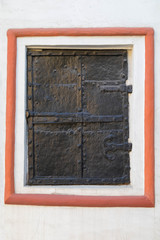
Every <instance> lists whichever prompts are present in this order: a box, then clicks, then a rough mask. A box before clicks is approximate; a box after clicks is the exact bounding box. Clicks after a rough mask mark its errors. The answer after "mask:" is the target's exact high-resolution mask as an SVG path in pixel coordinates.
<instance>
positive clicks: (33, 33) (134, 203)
mask: <svg viewBox="0 0 160 240" xmlns="http://www.w3.org/2000/svg"><path fill="white" fill-rule="evenodd" d="M7 35H8V56H7V58H8V62H7V107H6V149H5V161H6V164H5V203H6V204H23V205H44V206H83V207H154V31H153V29H152V28H84V29H83V28H82V29H80V28H73V29H63V28H61V29H10V30H8V33H7ZM37 36H44V37H47V36H145V112H144V114H145V117H144V119H145V120H144V121H145V130H144V131H145V133H144V135H145V152H144V155H145V159H144V161H145V171H144V177H145V178H144V179H145V183H144V184H145V191H144V192H145V193H144V195H142V196H78V195H52V194H17V193H15V187H14V146H15V106H16V54H17V37H37Z"/></svg>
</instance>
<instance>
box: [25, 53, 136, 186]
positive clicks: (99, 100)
mask: <svg viewBox="0 0 160 240" xmlns="http://www.w3.org/2000/svg"><path fill="white" fill-rule="evenodd" d="M27 59H28V82H27V83H28V91H27V96H28V101H27V111H26V118H27V122H28V184H35V185H37V184H41V185H44V184H53V185H56V184H57V185H62V184H64V185H66V184H128V183H129V182H130V163H129V162H130V160H129V151H131V144H130V143H128V138H129V122H128V111H129V103H128V94H129V93H131V92H132V86H126V80H127V71H128V66H127V51H126V50H114V51H113V50H47V49H28V51H27Z"/></svg>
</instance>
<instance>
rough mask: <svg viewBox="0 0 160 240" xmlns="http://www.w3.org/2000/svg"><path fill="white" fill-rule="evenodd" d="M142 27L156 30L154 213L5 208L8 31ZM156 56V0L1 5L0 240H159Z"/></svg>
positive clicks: (159, 10)
mask: <svg viewBox="0 0 160 240" xmlns="http://www.w3.org/2000/svg"><path fill="white" fill-rule="evenodd" d="M145 26H146V27H153V28H154V30H155V190H156V191H155V192H156V204H155V208H76V207H36V206H13V205H4V177H5V175H4V172H5V111H6V77H7V74H6V70H7V37H6V32H7V30H8V29H9V28H28V27H30V28H33V27H36V28H38V27H46V28H47V27H51V28H52V27H53V28H60V27H145ZM159 54H160V1H159V0H134V1H131V0H130V1H129V0H88V1H85V0H45V1H44V0H27V1H25V0H16V1H13V0H0V136H1V137H0V166H1V167H0V240H32V239H34V240H50V239H51V240H52V239H55V240H71V239H74V240H81V239H83V240H103V239H105V240H106V239H109V240H122V239H123V240H143V239H145V240H159V239H160V187H159V182H160V144H159V142H160V140H159V139H160V99H159V95H160V71H159V66H160V57H159ZM137 121H138V118H137Z"/></svg>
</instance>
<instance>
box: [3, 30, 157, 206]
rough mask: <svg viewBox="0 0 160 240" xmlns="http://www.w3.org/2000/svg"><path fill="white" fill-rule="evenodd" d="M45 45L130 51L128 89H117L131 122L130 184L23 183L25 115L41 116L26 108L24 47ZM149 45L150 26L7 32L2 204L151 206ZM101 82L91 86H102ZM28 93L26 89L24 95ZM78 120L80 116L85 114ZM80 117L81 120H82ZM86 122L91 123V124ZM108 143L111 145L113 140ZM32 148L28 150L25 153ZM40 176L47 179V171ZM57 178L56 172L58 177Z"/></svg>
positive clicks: (152, 182)
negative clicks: (125, 103) (36, 184)
mask: <svg viewBox="0 0 160 240" xmlns="http://www.w3.org/2000/svg"><path fill="white" fill-rule="evenodd" d="M44 46H48V47H46V48H48V49H51V48H54V49H66V50H67V49H69V48H70V49H72V50H73V49H76V51H77V50H78V49H80V50H82V49H83V50H84V49H85V50H86V49H90V50H93V51H95V49H96V50H99V51H102V50H105V51H106V52H107V51H111V49H112V50H113V49H114V51H117V52H118V51H121V52H127V53H128V56H127V58H126V59H127V61H128V63H127V64H126V66H127V68H126V70H125V71H126V73H127V69H128V77H127V78H126V79H125V80H126V81H125V84H124V86H123V87H124V88H122V89H126V91H115V92H116V93H120V94H122V95H123V93H125V94H127V98H128V100H129V109H128V107H127V108H126V109H127V112H129V121H128V122H126V124H128V126H129V139H128V138H127V142H126V145H125V146H126V147H127V149H128V150H127V152H129V151H130V150H131V144H130V142H131V143H132V145H133V146H132V151H131V152H130V170H127V171H128V174H129V175H128V176H129V178H128V179H129V183H128V184H127V182H125V183H124V184H122V183H120V184H121V185H119V184H118V185H117V184H111V185H110V186H108V184H105V185H100V184H97V185H95V184H94V185H91V184H89V185H87V184H86V185H83V186H82V185H75V184H74V185H70V184H69V185H64V186H63V185H61V186H60V185H59V184H58V185H57V186H56V185H55V184H53V185H50V186H49V185H46V183H45V185H44V184H42V185H41V186H35V183H34V186H33V185H27V174H28V166H27V163H28V150H27V148H28V147H27V146H28V143H27V141H26V140H27V139H28V136H27V133H28V131H29V130H28V124H27V121H26V114H27V118H28V122H29V121H31V118H34V121H35V117H37V118H38V119H39V120H40V118H41V117H40V116H35V112H32V111H30V109H27V107H26V99H27V93H26V89H27V87H26V85H27V76H26V75H27V74H26V72H27V58H26V56H27V54H26V51H27V49H28V52H29V51H30V50H33V49H34V50H40V49H41V50H43V49H44ZM93 46H94V47H93ZM153 50H154V46H153V29H150V28H102V29H101V28H100V29H11V30H9V31H8V62H7V107H6V159H5V161H6V172H5V203H6V204H27V205H52V206H92V207H94V206H96V207H109V206H112V207H117V206H118V207H120V206H121V207H122V206H127V207H153V206H154V141H153V139H154V131H153V129H154V104H153V103H154V91H153V79H154V78H153V69H154V67H153V60H154V55H153V53H154V51H153ZM46 51H47V50H46ZM38 52H39V51H37V54H38ZM41 52H44V50H43V51H41ZM88 57H89V56H88ZM66 65H67V64H66ZM42 67H43V66H42ZM28 70H29V69H28ZM65 70H66V68H65ZM126 75H127V74H126ZM80 78H81V77H80ZM82 81H83V80H82ZM95 85H96V84H95ZM122 85H123V84H122ZM128 85H133V92H132V94H129V93H130V92H131V91H132V87H131V86H128ZM111 86H112V87H114V86H113V85H111ZM127 86H128V87H127ZM99 87H101V90H102V94H104V93H107V94H108V91H110V90H111V88H110V87H109V85H107V86H106V85H105V87H103V88H102V86H101V84H100V85H99ZM99 87H97V88H95V90H98V89H100V88H99ZM108 87H109V88H108ZM30 89H33V86H30ZM120 89H121V88H120ZM122 89H121V90H122ZM112 90H113V89H112ZM114 90H115V88H114ZM113 93H114V91H112V92H110V94H113ZM30 96H31V95H30V93H29V94H28V97H30ZM102 96H104V95H102ZM26 109H27V110H28V112H26ZM98 110H99V109H98ZM53 112H54V111H53ZM53 112H52V113H53ZM82 112H84V108H82ZM82 112H78V113H79V114H81V113H82ZM62 113H64V112H62ZM29 114H30V116H29ZM33 114H34V116H33ZM97 115H98V114H97ZM82 116H83V115H82ZM116 116H117V115H116ZM52 118H53V116H52ZM38 119H37V120H38ZM47 119H48V117H47ZM39 120H38V121H39ZM82 120H83V121H84V116H83V117H82ZM82 120H81V121H82ZM47 121H48V120H47ZM83 121H82V122H81V124H82V123H83V124H84V122H83ZM62 123H63V122H62ZM47 124H48V123H47ZM56 124H58V122H57V123H56ZM87 124H88V126H89V125H90V124H91V123H87ZM94 124H95V125H96V124H97V123H94ZM101 126H102V124H101ZM125 126H126V125H125ZM98 128H99V127H98ZM99 129H101V128H99ZM32 131H33V130H32ZM124 136H125V135H124ZM107 144H108V143H107ZM111 145H113V144H112V141H111ZM103 146H104V145H103ZM33 152H34V151H33V149H32V151H31V152H30V151H29V154H30V153H31V154H32V153H33ZM126 159H127V158H126ZM128 163H129V159H128ZM32 165H33V163H32ZM31 167H32V166H31ZM42 177H45V178H46V176H42ZM47 178H50V179H51V178H52V179H54V178H55V176H51V175H50V174H49V176H47ZM60 178H61V175H60V174H59V175H58V180H60ZM28 180H29V179H28ZM44 180H45V179H44V178H43V181H44ZM127 181H128V180H127Z"/></svg>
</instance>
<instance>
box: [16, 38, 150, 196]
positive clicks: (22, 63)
mask: <svg viewBox="0 0 160 240" xmlns="http://www.w3.org/2000/svg"><path fill="white" fill-rule="evenodd" d="M46 46H47V48H56V47H58V48H59V47H62V48H65V47H66V48H69V47H70V48H75V47H76V48H98V49H100V48H101V49H103V48H105V49H127V50H128V69H129V73H128V80H127V84H132V85H133V93H132V94H130V95H129V127H130V129H129V133H130V138H129V141H130V142H132V151H131V152H130V167H131V170H130V179H131V184H129V185H120V186H119V185H117V186H112V185H110V186H105V185H104V186H98V185H96V186H86V185H85V186H81V185H80V186H75V185H74V186H73V185H72V186H27V185H26V176H27V169H28V168H27V129H26V127H27V125H26V119H25V109H26V102H27V101H26V82H27V77H26V76H27V74H26V70H27V68H26V63H27V62H26V48H27V47H46ZM144 81H145V37H144V36H116V37H115V36H114V37H113V36H112V37H111V36H103V37H18V38H17V63H16V121H15V167H14V172H15V193H44V194H47V193H48V194H50V193H52V194H71V195H72V194H76V195H94V196H128V195H132V196H134V195H135V196H137V195H144V102H145V99H144V96H145V94H144V87H145V86H144Z"/></svg>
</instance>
